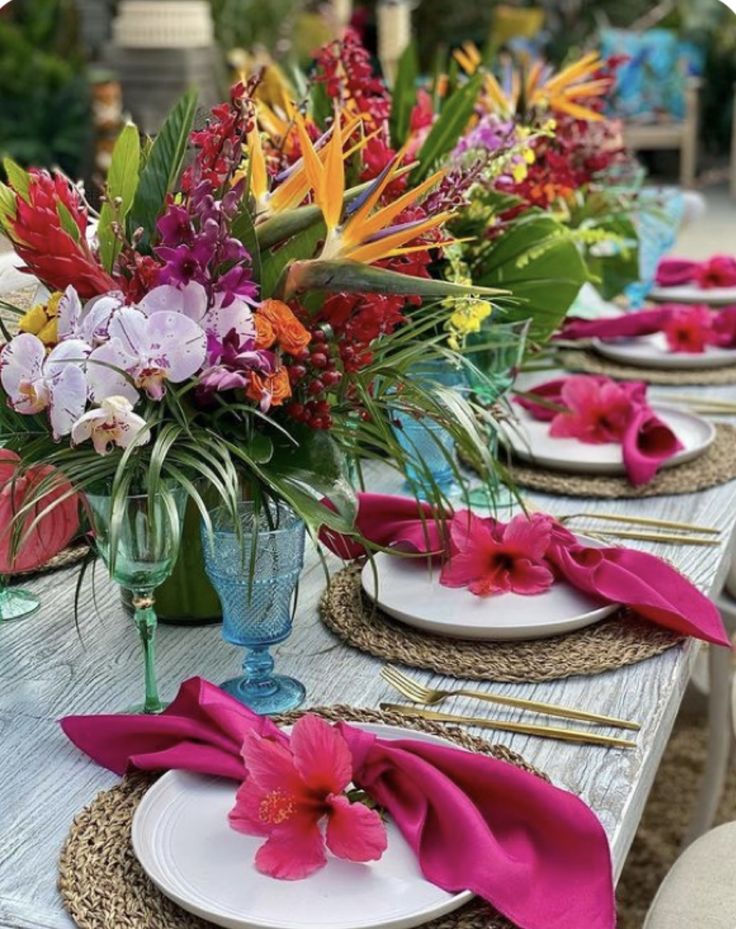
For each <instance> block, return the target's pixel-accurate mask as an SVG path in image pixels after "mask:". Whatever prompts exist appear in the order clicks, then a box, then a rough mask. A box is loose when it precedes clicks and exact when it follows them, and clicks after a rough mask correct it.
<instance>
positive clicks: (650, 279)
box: [624, 187, 685, 309]
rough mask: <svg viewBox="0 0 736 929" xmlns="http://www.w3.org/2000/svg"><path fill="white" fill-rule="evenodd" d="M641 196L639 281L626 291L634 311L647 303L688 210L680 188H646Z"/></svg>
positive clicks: (638, 216)
mask: <svg viewBox="0 0 736 929" xmlns="http://www.w3.org/2000/svg"><path fill="white" fill-rule="evenodd" d="M638 197H639V202H640V208H639V209H638V210H637V212H636V213H635V215H634V223H635V225H636V231H637V235H638V237H639V280H638V281H635V282H633V283H632V284H628V285H627V287H626V288H625V290H624V293H625V294H626V296H627V297H628V299H629V303H630V304H631V306H632V307H633V308H634V309H638V308H639V307H641V306H642V305H643V304H644V301H645V299H646V297H647V295H648V294H649V291H650V290H651V289H652V287H653V286H654V279H655V276H656V274H657V266H658V265H659V262H660V261H661V260H662V258H664V256H665V255H667V254H668V252H669V251H670V250H671V249H672V247H673V245H674V244H675V240H676V239H677V232H678V230H679V228H680V224H681V223H682V217H683V213H684V209H685V201H684V199H683V196H682V191H681V190H679V189H678V188H676V187H644V188H643V189H642V190H641V191H640V192H639V195H638Z"/></svg>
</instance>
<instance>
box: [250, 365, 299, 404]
mask: <svg viewBox="0 0 736 929" xmlns="http://www.w3.org/2000/svg"><path fill="white" fill-rule="evenodd" d="M245 395H246V397H247V398H248V399H249V400H252V401H253V402H254V403H260V402H261V400H263V399H265V398H266V397H270V398H271V406H281V404H282V403H283V402H284V401H285V400H288V399H289V397H290V396H291V381H290V380H289V372H288V371H287V370H286V368H279V370H278V371H277V372H276V373H275V374H267V375H265V376H264V375H263V374H258V373H256V372H255V371H251V373H250V374H249V376H248V386H247V387H246V388H245Z"/></svg>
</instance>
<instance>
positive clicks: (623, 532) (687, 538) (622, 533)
mask: <svg viewBox="0 0 736 929" xmlns="http://www.w3.org/2000/svg"><path fill="white" fill-rule="evenodd" d="M580 532H581V534H583V535H587V536H590V538H592V539H637V540H638V541H640V542H659V543H661V544H662V545H720V544H721V543H720V541H719V540H718V539H713V538H711V539H705V538H702V537H701V536H696V535H678V534H677V533H674V532H637V531H636V530H634V529H588V528H582V529H581V530H580Z"/></svg>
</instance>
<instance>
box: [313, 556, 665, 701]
mask: <svg viewBox="0 0 736 929" xmlns="http://www.w3.org/2000/svg"><path fill="white" fill-rule="evenodd" d="M360 570H361V569H360V566H358V565H351V566H350V567H348V568H345V569H343V570H342V571H340V572H339V573H337V574H335V575H334V577H333V578H332V580H331V582H330V586H329V587H328V588H327V590H326V591H325V593H324V595H323V597H322V602H321V604H320V614H321V616H322V621H323V622H324V624H325V625H326V626H327V628H328V629H331V630H332V632H334V633H335V635H337V636H339V637H340V638H341V639H342V640H343V642H345V643H347V644H348V645H352V646H353V648H357V649H360V651H363V652H368V653H369V654H371V655H375V656H376V657H377V658H384V659H385V660H386V661H397V662H400V663H401V664H404V665H407V666H409V667H412V668H425V669H427V670H430V671H435V672H436V673H438V674H449V675H452V676H453V677H459V678H469V679H472V680H477V681H511V682H515V683H525V682H533V681H553V680H557V679H558V678H563V677H571V676H572V675H574V674H599V673H600V672H601V671H611V670H613V669H614V668H621V667H623V666H624V665H629V664H635V663H636V662H637V661H643V660H644V659H645V658H652V657H653V656H654V655H659V654H660V653H661V652H663V651H666V649H668V648H671V647H672V646H673V645H677V644H678V642H681V641H682V638H681V637H680V636H678V635H675V634H674V633H672V632H669V631H668V630H667V629H663V628H662V627H661V626H657V625H655V624H654V623H650V622H647V621H646V620H643V619H638V618H637V617H635V616H632V615H631V614H628V613H625V612H624V611H623V610H621V611H620V612H619V613H617V614H616V615H615V616H613V617H611V618H610V619H606V620H603V621H602V622H599V623H596V624H595V625H593V626H588V627H587V628H585V629H579V630H577V631H576V632H569V633H567V634H566V635H560V636H553V637H551V638H547V639H527V640H524V641H518V642H481V641H478V640H468V639H451V638H445V637H443V636H438V635H431V634H430V633H426V632H421V631H420V630H418V629H413V628H412V627H411V626H405V625H402V624H400V623H398V622H396V621H394V620H393V619H391V617H389V616H387V615H386V614H385V613H383V612H382V611H381V610H379V609H378V608H376V607H375V606H374V605H373V603H372V602H371V601H370V600H369V598H368V597H366V595H365V594H364V593H363V590H362V588H361V584H360ZM468 596H470V594H469V595H468Z"/></svg>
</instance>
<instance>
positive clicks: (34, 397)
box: [0, 332, 90, 439]
mask: <svg viewBox="0 0 736 929" xmlns="http://www.w3.org/2000/svg"><path fill="white" fill-rule="evenodd" d="M89 351H90V350H89V346H88V345H86V344H85V343H84V342H82V341H80V340H78V339H69V340H67V341H66V342H61V343H59V345H57V346H56V348H54V349H53V350H52V351H51V352H50V353H49V354H48V355H47V354H46V347H45V345H44V344H43V342H42V341H41V340H40V339H39V338H37V337H36V336H35V335H31V333H29V332H23V333H21V334H20V335H17V336H16V337H15V338H14V339H11V340H10V342H8V344H7V345H6V346H5V347H4V348H3V350H2V353H0V383H2V387H3V390H4V391H5V393H6V394H7V395H8V403H9V404H10V406H11V407H12V408H13V409H14V410H15V411H16V412H18V413H23V414H26V415H32V414H34V413H40V412H41V411H42V410H46V409H48V411H49V420H50V422H51V429H52V432H53V435H54V438H55V439H59V438H61V436H64V435H68V434H69V432H70V431H71V428H72V425H73V424H74V422H75V420H76V419H77V418H78V417H79V416H81V414H82V413H83V412H84V408H85V406H86V404H87V376H86V374H85V359H86V358H87V356H88V355H89Z"/></svg>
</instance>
